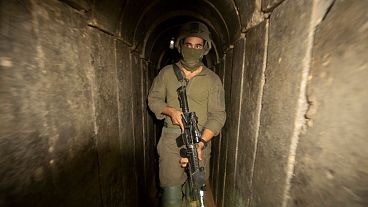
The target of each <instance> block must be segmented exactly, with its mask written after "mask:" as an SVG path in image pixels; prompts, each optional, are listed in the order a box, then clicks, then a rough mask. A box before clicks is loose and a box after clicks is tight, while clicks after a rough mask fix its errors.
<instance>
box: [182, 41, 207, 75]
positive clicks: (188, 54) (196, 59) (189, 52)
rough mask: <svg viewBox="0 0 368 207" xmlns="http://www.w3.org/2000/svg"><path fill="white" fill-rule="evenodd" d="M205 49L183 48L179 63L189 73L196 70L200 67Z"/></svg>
mask: <svg viewBox="0 0 368 207" xmlns="http://www.w3.org/2000/svg"><path fill="white" fill-rule="evenodd" d="M204 52H205V49H194V48H189V47H185V46H183V47H182V49H181V55H182V56H183V58H182V60H181V61H180V62H181V63H182V64H183V66H184V68H185V69H186V70H189V71H191V72H193V71H195V70H197V69H198V68H199V66H202V65H203V63H202V58H203V55H204Z"/></svg>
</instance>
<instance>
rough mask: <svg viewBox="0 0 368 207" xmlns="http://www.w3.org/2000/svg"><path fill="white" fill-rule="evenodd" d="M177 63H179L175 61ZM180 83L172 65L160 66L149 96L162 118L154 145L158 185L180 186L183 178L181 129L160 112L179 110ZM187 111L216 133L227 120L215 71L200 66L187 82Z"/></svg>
mask: <svg viewBox="0 0 368 207" xmlns="http://www.w3.org/2000/svg"><path fill="white" fill-rule="evenodd" d="M178 65H179V64H178ZM180 86H181V83H180V81H178V79H177V78H176V76H175V72H174V70H173V67H172V65H168V66H166V67H164V68H163V69H161V71H160V72H159V74H158V75H157V77H156V78H155V79H154V81H153V84H152V86H151V89H150V92H149V95H148V105H149V107H150V109H151V111H152V112H153V113H154V114H155V115H156V117H157V118H158V119H165V124H164V128H163V130H162V135H161V138H160V141H159V143H158V146H157V150H158V153H159V156H160V160H159V164H160V166H159V168H160V169H159V170H160V184H161V187H167V186H175V185H181V184H183V183H184V182H185V180H186V175H185V173H184V169H183V168H181V166H180V164H179V159H180V155H179V150H180V149H179V148H178V147H177V146H176V141H175V140H176V138H177V137H178V136H179V135H180V133H181V130H180V127H179V126H177V125H173V124H172V122H171V119H170V117H168V116H165V115H163V114H162V111H163V109H164V108H165V107H166V106H170V107H173V108H175V109H177V110H179V111H181V108H180V103H179V100H178V94H177V92H176V90H177V89H178V88H179V87H180ZM187 96H188V106H189V110H190V111H192V112H196V114H197V117H198V127H199V129H200V130H202V129H204V128H207V129H209V130H211V131H212V132H213V133H214V134H215V135H217V134H218V133H219V132H220V130H221V128H222V127H223V125H224V123H225V119H226V113H225V100H224V89H223V85H222V83H221V80H220V78H219V77H218V75H217V74H216V73H214V72H213V71H211V70H210V69H208V68H207V67H205V66H203V69H202V71H201V72H200V73H199V74H198V75H196V76H195V77H193V78H192V79H191V80H189V82H188V83H187ZM210 150H211V148H210V146H208V147H207V148H206V149H205V150H204V153H203V155H204V156H203V161H202V162H200V164H201V165H202V166H205V173H206V178H208V176H209V156H210Z"/></svg>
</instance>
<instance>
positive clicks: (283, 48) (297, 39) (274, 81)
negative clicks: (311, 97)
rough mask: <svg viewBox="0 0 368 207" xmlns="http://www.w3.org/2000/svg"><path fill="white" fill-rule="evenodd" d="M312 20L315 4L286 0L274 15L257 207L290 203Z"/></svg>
mask: <svg viewBox="0 0 368 207" xmlns="http://www.w3.org/2000/svg"><path fill="white" fill-rule="evenodd" d="M310 20H311V2H310V1H309V0H305V1H285V2H284V3H283V4H281V5H280V6H279V7H277V8H276V9H275V10H273V13H272V15H271V19H270V28H269V44H268V51H267V53H268V58H267V68H266V71H265V85H264V93H263V99H262V111H261V122H260V123H261V125H260V129H259V130H260V132H259V137H258V147H257V157H256V161H255V168H254V177H253V192H254V194H253V198H252V201H251V206H281V204H282V202H283V199H284V190H285V184H286V177H287V171H288V166H287V164H288V159H289V149H290V144H291V142H292V138H293V134H294V127H295V119H296V112H297V108H298V107H299V105H298V99H299V96H300V87H301V81H302V73H303V69H304V64H303V60H304V57H305V56H306V54H307V53H308V52H309V51H308V50H307V48H308V41H307V37H308V34H309V32H310V31H308V30H306V29H305V28H306V26H305V25H309V23H310Z"/></svg>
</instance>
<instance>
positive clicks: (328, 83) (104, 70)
mask: <svg viewBox="0 0 368 207" xmlns="http://www.w3.org/2000/svg"><path fill="white" fill-rule="evenodd" d="M367 10H368V4H367V1H360V0H354V1H343V0H328V1H323V0H313V1H310V0H300V1H292V0H247V1H239V0H211V1H209V0H200V1H198V0H189V1H179V0H154V1H152V0H139V1H133V0H112V1H94V0H50V1H40V0H17V1H0V100H1V102H0V166H1V168H0V206H158V200H159V197H160V188H159V186H158V185H159V184H158V155H157V152H156V146H157V142H158V139H159V137H160V134H161V127H162V124H163V123H162V122H159V121H158V120H157V119H156V118H155V116H154V114H153V113H152V112H151V111H150V110H149V109H148V107H147V94H148V92H149V89H150V86H151V84H152V81H153V78H154V77H155V76H156V75H157V74H158V72H159V71H160V69H161V68H162V67H163V66H165V65H168V64H172V63H173V62H176V61H178V59H179V58H180V54H179V53H178V52H177V50H176V49H170V48H169V43H170V40H171V39H172V38H176V37H177V35H178V29H179V27H180V26H181V25H182V24H184V23H185V22H188V21H191V20H197V21H200V22H203V23H204V24H206V25H207V26H208V28H209V30H210V32H211V34H212V39H213V42H214V47H213V49H212V50H211V51H210V53H209V54H208V55H207V56H206V57H205V60H204V62H205V64H206V66H207V67H208V68H210V69H211V70H213V71H214V72H215V73H217V74H218V75H219V77H220V78H221V81H222V83H223V85H224V88H225V102H226V113H227V120H226V123H225V126H224V127H223V129H222V131H221V133H220V134H219V135H218V136H216V137H215V138H213V140H212V141H211V144H212V146H211V147H212V154H211V170H210V183H209V184H210V189H211V191H212V196H213V200H214V203H215V206H218V207H235V206H236V207H238V206H239V207H251V206H280V207H281V206H282V207H287V206H288V207H291V206H305V207H308V206H367V205H368V199H367V198H368V196H367V192H368V191H367V188H366V186H368V183H367V181H368V172H367V170H366V166H368V163H367V160H368V154H367V151H366V149H365V148H366V146H367V144H368V140H367V137H368V136H367V135H368V131H367V127H366V126H367V125H368V119H367V117H366V115H365V114H366V112H367V111H366V106H367V105H368V95H367V93H366V91H367V90H366V88H367V86H368V85H367V81H365V78H366V77H367V75H368V74H367V71H368V68H367V54H368V48H367V44H364V43H366V40H367V39H368V36H367V34H368V27H367V21H368V18H367V15H366V11H367ZM347 34H348V35H347Z"/></svg>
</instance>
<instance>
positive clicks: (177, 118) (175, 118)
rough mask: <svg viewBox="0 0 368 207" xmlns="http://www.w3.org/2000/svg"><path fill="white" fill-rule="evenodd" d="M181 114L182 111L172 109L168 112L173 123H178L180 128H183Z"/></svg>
mask: <svg viewBox="0 0 368 207" xmlns="http://www.w3.org/2000/svg"><path fill="white" fill-rule="evenodd" d="M182 115H183V112H181V111H178V110H176V109H173V110H172V111H171V113H170V118H171V121H172V123H173V124H174V125H178V126H180V128H181V130H184V125H183V120H182Z"/></svg>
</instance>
